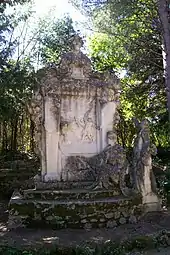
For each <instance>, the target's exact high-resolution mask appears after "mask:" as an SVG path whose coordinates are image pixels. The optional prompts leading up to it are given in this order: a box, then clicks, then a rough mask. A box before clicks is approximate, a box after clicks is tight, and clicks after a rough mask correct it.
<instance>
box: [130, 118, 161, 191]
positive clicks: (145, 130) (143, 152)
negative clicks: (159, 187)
mask: <svg viewBox="0 0 170 255" xmlns="http://www.w3.org/2000/svg"><path fill="white" fill-rule="evenodd" d="M135 125H136V128H137V130H138V133H137V137H136V139H135V142H134V149H133V169H134V185H135V189H136V190H138V191H139V192H146V189H147V187H146V185H145V182H146V181H147V180H146V178H147V177H146V174H148V176H149V178H150V181H151V186H148V189H151V187H155V183H156V181H155V177H154V174H153V171H152V158H151V156H152V155H156V153H157V150H156V147H155V145H153V144H151V141H150V137H149V133H150V132H149V123H148V121H147V120H143V121H142V122H141V123H139V122H138V121H137V120H135ZM154 189H155V188H154ZM151 191H152V192H156V190H148V192H151Z"/></svg>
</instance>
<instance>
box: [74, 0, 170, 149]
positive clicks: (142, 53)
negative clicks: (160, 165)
mask: <svg viewBox="0 0 170 255" xmlns="http://www.w3.org/2000/svg"><path fill="white" fill-rule="evenodd" d="M72 2H74V4H76V5H77V6H78V7H79V8H82V9H83V10H84V11H85V12H86V13H87V14H88V15H90V16H91V17H92V21H93V27H94V29H95V30H98V33H96V34H95V35H93V36H91V37H90V39H89V47H90V56H91V58H92V60H93V65H94V68H95V69H97V70H99V71H103V70H114V71H116V72H117V73H122V70H126V74H125V76H124V78H122V79H121V83H122V93H121V105H122V108H121V118H122V120H121V124H120V125H121V126H122V124H126V130H127V132H126V133H127V134H129V132H130V134H129V135H128V136H129V138H128V137H126V140H125V141H123V143H124V144H125V145H126V146H129V144H130V143H131V141H132V140H130V139H131V138H132V137H133V125H132V124H130V123H131V121H132V117H137V118H138V119H139V120H142V119H143V118H145V117H146V118H147V119H148V120H149V121H150V124H151V125H150V126H151V131H152V139H153V140H154V142H155V143H156V145H157V146H168V144H169V134H168V113H167V107H166V101H167V99H166V93H165V87H164V78H163V58H162V37H161V24H160V22H159V15H158V12H157V5H156V1H152V0H149V1H146V0H138V1H137V0H135V1H130V2H129V1H125V0H121V1H116V0H115V1H100V0H98V1H97V0H79V1H78V0H77V1H72ZM123 129H124V130H125V126H124V127H123ZM124 137H125V136H124ZM119 139H122V138H121V137H120V138H119Z"/></svg>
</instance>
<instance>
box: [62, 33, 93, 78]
mask: <svg viewBox="0 0 170 255" xmlns="http://www.w3.org/2000/svg"><path fill="white" fill-rule="evenodd" d="M70 43H71V46H72V52H68V53H66V54H64V55H63V56H62V58H61V62H60V64H59V69H58V71H57V74H58V75H59V76H62V77H63V78H66V77H68V76H70V77H73V78H78V79H84V78H86V77H89V75H90V73H91V71H92V69H91V63H90V60H89V58H88V57H87V56H86V55H84V54H83V53H82V52H81V51H80V48H81V47H82V46H83V40H82V39H81V37H79V35H74V36H73V37H72V38H71V39H70Z"/></svg>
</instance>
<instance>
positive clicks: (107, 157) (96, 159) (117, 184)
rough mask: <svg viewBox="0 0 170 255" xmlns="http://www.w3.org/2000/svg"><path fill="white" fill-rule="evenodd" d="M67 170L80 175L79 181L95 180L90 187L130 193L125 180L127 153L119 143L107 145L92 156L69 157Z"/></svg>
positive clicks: (125, 193) (124, 193)
mask: <svg viewBox="0 0 170 255" xmlns="http://www.w3.org/2000/svg"><path fill="white" fill-rule="evenodd" d="M65 170H66V171H67V172H68V174H69V172H72V174H74V175H76V176H78V179H77V181H78V180H79V181H82V180H83V181H94V183H93V185H92V186H89V187H87V188H88V189H106V190H116V191H118V193H119V194H123V195H129V194H130V190H129V189H128V188H127V186H126V182H125V176H126V174H127V173H128V162H127V159H126V153H125V151H124V149H123V148H122V147H121V146H120V145H118V144H116V145H114V146H107V147H106V148H105V150H104V151H103V152H101V153H99V154H98V155H96V156H93V157H91V158H86V157H83V156H71V157H68V159H67V164H66V169H65Z"/></svg>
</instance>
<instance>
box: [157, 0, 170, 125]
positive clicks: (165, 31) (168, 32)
mask: <svg viewBox="0 0 170 255" xmlns="http://www.w3.org/2000/svg"><path fill="white" fill-rule="evenodd" d="M169 6H170V1H169V0H159V1H158V12H159V17H160V21H161V26H162V38H163V44H164V47H163V48H164V49H163V50H164V52H163V57H164V60H163V61H164V74H165V86H166V93H167V106H168V112H169V121H170V22H169V21H170V8H169Z"/></svg>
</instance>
